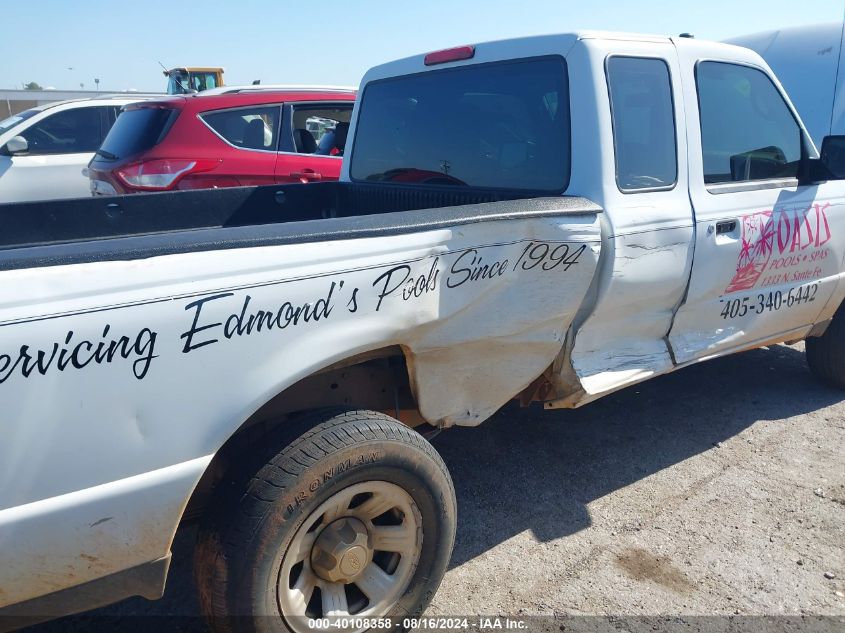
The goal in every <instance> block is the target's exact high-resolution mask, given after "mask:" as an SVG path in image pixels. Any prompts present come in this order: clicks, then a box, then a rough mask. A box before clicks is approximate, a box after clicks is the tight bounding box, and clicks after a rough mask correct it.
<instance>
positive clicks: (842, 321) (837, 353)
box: [804, 306, 845, 389]
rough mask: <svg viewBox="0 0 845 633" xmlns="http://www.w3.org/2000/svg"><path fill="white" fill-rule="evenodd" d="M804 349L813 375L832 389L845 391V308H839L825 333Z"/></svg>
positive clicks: (808, 343) (807, 341)
mask: <svg viewBox="0 0 845 633" xmlns="http://www.w3.org/2000/svg"><path fill="white" fill-rule="evenodd" d="M804 348H805V350H806V354H807V364H808V365H809V366H810V371H811V372H812V373H813V375H814V376H815V377H816V378H818V379H819V380H821V381H822V382H823V383H825V384H827V385H830V386H831V387H836V388H838V389H845V306H839V309H838V310H837V311H836V314H834V315H833V321H831V323H830V325H829V326H828V327H827V330H825V333H824V334H822V335H821V336H813V337H811V338H808V339H807V340H806V341H805V342H804Z"/></svg>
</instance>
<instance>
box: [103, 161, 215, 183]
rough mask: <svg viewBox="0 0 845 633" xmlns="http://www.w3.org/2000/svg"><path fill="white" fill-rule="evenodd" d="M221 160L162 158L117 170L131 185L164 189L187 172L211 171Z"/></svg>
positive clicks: (125, 181)
mask: <svg viewBox="0 0 845 633" xmlns="http://www.w3.org/2000/svg"><path fill="white" fill-rule="evenodd" d="M220 162H221V161H219V160H209V159H197V160H190V159H181V158H161V159H155V160H147V161H142V162H140V163H133V164H131V165H126V166H125V167H121V168H120V169H118V170H117V176H118V178H120V179H121V180H122V181H123V182H124V183H126V184H127V185H128V186H130V187H136V188H138V189H148V190H150V191H163V190H165V189H170V188H171V187H173V185H174V184H175V183H176V181H178V180H179V179H180V178H181V177H183V176H185V175H186V174H196V173H199V172H204V171H211V170H212V169H214V168H215V167H217V165H219V164H220Z"/></svg>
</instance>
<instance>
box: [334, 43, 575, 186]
mask: <svg viewBox="0 0 845 633" xmlns="http://www.w3.org/2000/svg"><path fill="white" fill-rule="evenodd" d="M360 112H361V114H360V116H359V120H358V125H357V132H356V136H355V143H354V144H353V149H352V151H353V154H352V163H351V167H350V173H351V175H352V178H353V179H355V180H371V181H373V180H375V181H392V182H404V183H417V184H440V185H456V186H461V185H469V186H473V187H490V188H501V189H528V190H536V191H555V192H561V191H563V190H565V189H566V186H567V184H568V181H569V92H568V86H567V76H566V65H565V62H564V60H563V58H561V57H542V58H533V59H526V60H520V61H516V62H502V63H492V64H479V65H473V66H465V67H462V68H455V69H447V70H442V71H434V72H425V73H420V74H417V75H408V76H403V77H396V78H393V79H387V80H384V81H379V82H374V83H372V84H370V85H368V86H367V87H366V89H365V92H364V95H363V97H362V102H361V109H360Z"/></svg>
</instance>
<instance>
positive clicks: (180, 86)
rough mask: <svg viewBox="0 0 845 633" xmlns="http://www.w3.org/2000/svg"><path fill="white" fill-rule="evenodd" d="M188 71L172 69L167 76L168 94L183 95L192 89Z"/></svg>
mask: <svg viewBox="0 0 845 633" xmlns="http://www.w3.org/2000/svg"><path fill="white" fill-rule="evenodd" d="M190 88H191V86H190V84H189V83H188V73H186V72H183V71H178V70H171V71H170V74H169V75H168V78H167V94H169V95H181V94H185V93H186V92H188V90H190Z"/></svg>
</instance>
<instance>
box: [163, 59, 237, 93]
mask: <svg viewBox="0 0 845 633" xmlns="http://www.w3.org/2000/svg"><path fill="white" fill-rule="evenodd" d="M223 72H224V69H223V68H220V67H198V66H190V67H184V68H171V69H170V70H165V71H164V76H165V77H167V94H169V95H181V94H189V93H194V92H202V91H203V90H211V89H212V88H219V87H220V86H222V85H223Z"/></svg>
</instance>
